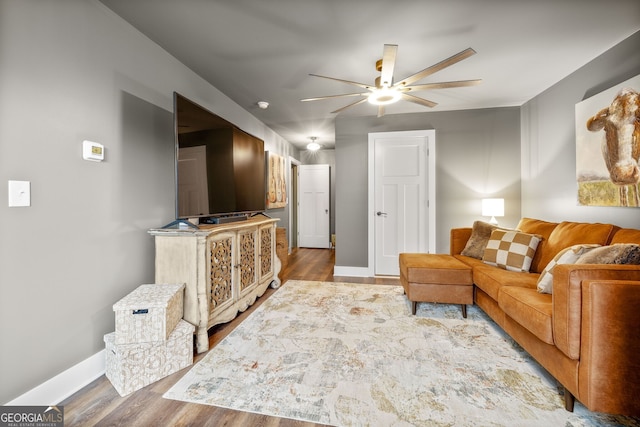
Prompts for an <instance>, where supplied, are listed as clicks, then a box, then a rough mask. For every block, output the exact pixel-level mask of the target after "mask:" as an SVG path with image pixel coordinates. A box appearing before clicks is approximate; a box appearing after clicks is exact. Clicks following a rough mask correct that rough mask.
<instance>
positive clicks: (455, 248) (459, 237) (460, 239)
mask: <svg viewBox="0 0 640 427" xmlns="http://www.w3.org/2000/svg"><path fill="white" fill-rule="evenodd" d="M469 237H471V227H462V228H452V229H451V233H450V240H449V254H450V255H460V252H462V250H463V249H464V247H465V246H466V245H467V240H469Z"/></svg>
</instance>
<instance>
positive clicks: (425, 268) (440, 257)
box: [399, 253, 472, 285]
mask: <svg viewBox="0 0 640 427" xmlns="http://www.w3.org/2000/svg"><path fill="white" fill-rule="evenodd" d="M399 260H400V261H399V262H400V275H401V276H402V277H404V278H405V279H406V280H407V282H409V283H435V284H440V285H471V283H472V282H471V268H470V267H469V266H468V265H467V264H465V263H463V262H461V261H459V260H457V259H456V258H455V257H453V256H451V255H445V254H424V253H401V254H400V256H399Z"/></svg>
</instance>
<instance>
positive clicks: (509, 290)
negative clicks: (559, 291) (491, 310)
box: [498, 286, 554, 345]
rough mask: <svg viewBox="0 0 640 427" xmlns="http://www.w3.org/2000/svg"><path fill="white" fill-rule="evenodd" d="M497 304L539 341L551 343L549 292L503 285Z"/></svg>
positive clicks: (550, 297) (551, 312)
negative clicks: (542, 292)
mask: <svg viewBox="0 0 640 427" xmlns="http://www.w3.org/2000/svg"><path fill="white" fill-rule="evenodd" d="M498 306H499V307H500V308H501V309H502V310H503V311H504V312H505V314H506V315H507V316H509V317H511V318H512V319H513V320H515V321H516V322H518V324H520V325H521V326H522V327H524V328H525V329H527V330H528V331H529V332H531V333H532V334H534V335H535V336H536V337H538V338H539V339H540V340H541V341H543V342H545V343H547V344H551V345H553V344H554V343H553V322H552V320H553V319H552V314H553V302H552V296H551V295H549V294H541V293H539V292H538V291H537V290H536V289H531V288H523V287H519V286H503V287H502V288H501V289H500V293H499V295H498Z"/></svg>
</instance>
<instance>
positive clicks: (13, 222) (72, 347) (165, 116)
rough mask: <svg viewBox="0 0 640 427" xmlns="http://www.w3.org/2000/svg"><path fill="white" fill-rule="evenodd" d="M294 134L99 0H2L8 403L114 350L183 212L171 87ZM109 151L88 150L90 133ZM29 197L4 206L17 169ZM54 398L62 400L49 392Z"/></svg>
mask: <svg viewBox="0 0 640 427" xmlns="http://www.w3.org/2000/svg"><path fill="white" fill-rule="evenodd" d="M173 91H178V92H180V93H182V94H183V95H185V96H187V97H189V98H191V99H193V100H194V101H195V102H197V103H199V104H201V105H203V106H205V107H207V108H208V109H210V110H211V111H213V112H215V113H216V114H218V115H220V116H222V117H224V118H225V119H227V120H228V121H230V122H232V123H234V124H236V125H237V126H238V127H240V128H241V129H243V130H245V131H246V132H248V133H251V134H253V135H256V136H258V137H260V138H262V139H264V140H265V146H266V149H267V150H271V151H274V152H277V153H281V154H282V155H286V156H288V155H291V151H292V149H291V147H290V145H289V144H288V143H287V142H286V141H284V140H283V139H282V138H281V137H279V136H278V135H276V134H275V133H274V132H273V131H271V130H270V129H268V128H267V127H266V126H265V125H264V124H263V123H261V122H260V121H259V120H257V119H256V118H255V117H253V116H252V115H251V114H250V113H249V112H247V111H245V110H243V109H242V108H240V107H239V106H238V105H237V104H235V103H233V102H232V101H231V100H229V99H228V98H227V97H226V96H224V95H223V94H222V93H220V92H219V91H217V90H216V89H215V88H213V87H212V86H211V85H209V84H207V83H206V82H204V81H203V80H202V79H201V78H200V77H198V76H197V75H196V74H194V73H193V72H192V71H190V70H189V69H187V68H186V67H185V66H184V65H182V64H180V63H179V62H178V61H177V60H176V59H175V58H173V57H172V56H170V55H169V54H167V53H166V52H165V51H164V50H162V49H161V48H160V47H159V46H157V45H155V44H154V43H152V42H151V41H150V40H149V39H147V38H146V37H144V36H142V35H141V34H140V33H139V32H138V31H136V30H134V29H133V28H132V27H131V26H130V25H129V24H127V23H125V22H124V21H123V20H121V19H120V18H119V17H117V16H116V15H115V14H113V13H112V12H111V11H110V10H108V9H107V8H105V7H104V6H103V5H102V4H101V3H98V2H97V1H95V0H57V1H39V0H21V1H13V0H0V200H2V201H3V202H2V204H0V325H1V326H0V382H1V384H2V385H1V386H0V404H1V403H6V402H8V401H11V400H13V399H14V398H16V397H18V396H19V395H21V394H23V393H24V392H26V391H28V390H30V389H32V388H33V387H35V386H37V385H39V384H41V383H43V382H44V381H46V380H48V379H50V378H52V377H54V376H55V375H57V374H59V373H60V372H62V371H64V370H66V369H68V368H70V367H72V366H74V365H76V364H77V363H79V362H81V361H83V360H85V359H87V358H88V357H90V356H92V355H94V354H96V353H98V352H99V351H100V350H102V349H103V348H104V343H103V340H102V338H103V336H104V335H105V334H106V333H109V332H112V331H113V330H114V314H113V311H112V306H113V304H114V303H115V302H116V301H118V300H119V299H120V298H122V297H123V296H124V295H126V294H127V293H129V292H130V291H132V290H133V289H135V288H136V287H137V286H139V285H140V284H142V283H152V282H153V279H154V267H153V265H154V245H153V240H152V238H151V237H150V236H149V235H148V234H147V232H146V231H147V229H149V228H152V227H159V226H162V225H164V224H166V223H168V222H169V221H170V220H172V219H173V218H174V197H175V191H174V181H173V174H174V173H173V162H174V157H173V156H174V154H173V153H174V152H173V144H174V141H173V124H172V120H173V119H172V111H173V104H172V93H173ZM84 139H88V140H92V141H97V142H100V143H102V144H104V145H105V147H106V153H105V154H106V156H105V157H106V160H105V161H104V162H103V163H93V162H88V161H84V160H82V141H83V140H84ZM8 180H25V181H31V192H32V200H31V207H23V208H9V207H7V202H6V201H7V184H6V183H7V181H8ZM52 403H54V402H52Z"/></svg>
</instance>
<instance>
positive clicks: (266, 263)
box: [259, 224, 275, 281]
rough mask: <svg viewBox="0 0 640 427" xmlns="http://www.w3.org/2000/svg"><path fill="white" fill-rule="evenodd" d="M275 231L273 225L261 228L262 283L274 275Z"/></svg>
mask: <svg viewBox="0 0 640 427" xmlns="http://www.w3.org/2000/svg"><path fill="white" fill-rule="evenodd" d="M274 230H275V227H274V226H273V225H271V224H269V225H265V226H263V227H260V267H259V268H260V281H262V278H265V277H267V276H268V275H270V274H271V273H273V256H274V254H273V248H274V239H275V236H274Z"/></svg>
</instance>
